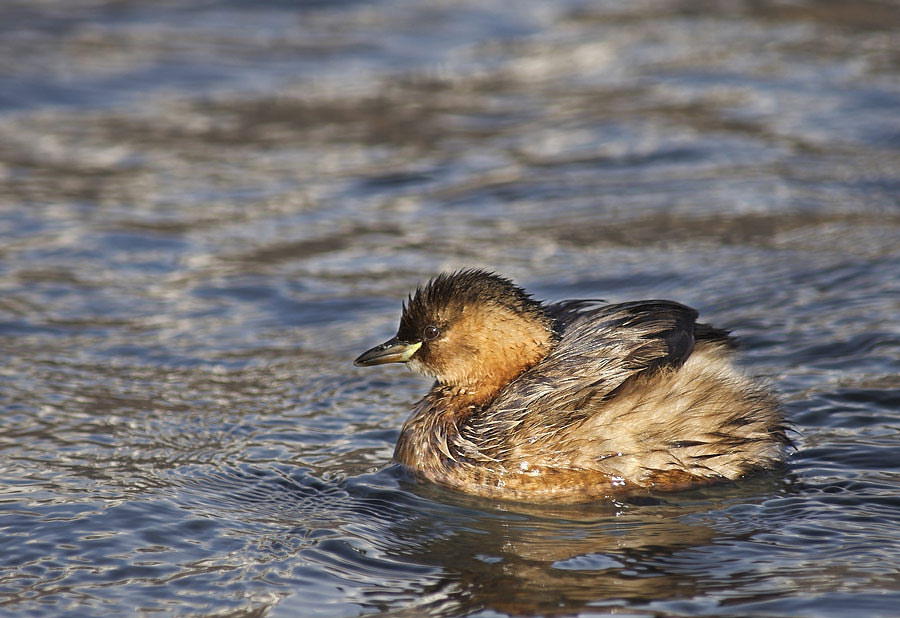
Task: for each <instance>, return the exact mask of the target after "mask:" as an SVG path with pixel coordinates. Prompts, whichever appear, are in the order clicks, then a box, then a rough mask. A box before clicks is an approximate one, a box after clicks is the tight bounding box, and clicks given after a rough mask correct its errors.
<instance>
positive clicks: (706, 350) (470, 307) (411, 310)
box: [355, 270, 790, 502]
mask: <svg viewBox="0 0 900 618" xmlns="http://www.w3.org/2000/svg"><path fill="white" fill-rule="evenodd" d="M696 318H697V312H696V311H695V310H694V309H691V308H690V307H686V306H684V305H681V304H679V303H676V302H672V301H667V300H644V301H635V302H628V303H620V304H607V303H603V302H601V301H592V300H567V301H562V302H558V303H553V304H543V303H540V302H538V301H536V300H534V299H532V298H531V296H529V295H528V294H526V293H525V292H524V291H523V290H522V289H521V288H519V287H516V286H515V285H514V284H513V283H512V282H511V281H509V280H508V279H505V278H503V277H500V276H498V275H496V274H493V273H488V272H485V271H481V270H462V271H458V272H455V273H450V274H441V275H439V276H438V277H436V278H435V279H432V280H431V281H430V282H429V283H428V285H426V286H425V287H419V288H418V289H417V290H416V293H415V295H414V296H411V297H410V298H409V302H408V304H404V306H403V314H402V316H401V317H400V328H399V330H398V332H397V336H396V337H394V338H393V339H391V340H389V341H387V342H385V343H383V344H381V345H379V346H376V347H374V348H372V349H371V350H369V351H367V352H365V353H364V354H362V355H361V356H360V357H359V358H357V359H356V361H355V364H356V365H358V366H370V365H381V364H383V363H406V364H407V365H409V367H411V368H412V369H414V370H416V371H418V372H419V373H422V374H425V375H428V376H431V377H434V378H435V379H436V380H437V382H435V384H434V386H433V387H432V388H431V391H430V392H429V393H428V394H427V395H426V396H425V397H424V398H423V399H422V400H421V401H419V402H418V403H417V404H416V405H415V407H414V408H413V411H412V414H411V415H410V417H409V418H408V419H407V421H406V423H405V424H404V425H403V429H402V430H401V433H400V439H399V441H398V442H397V446H396V450H395V451H394V460H395V461H397V462H398V463H400V464H402V465H403V466H405V467H407V468H409V469H411V470H413V471H415V472H416V473H418V474H420V475H422V476H424V477H425V478H427V479H430V480H431V481H434V482H436V483H440V484H442V485H445V486H448V487H452V488H454V489H457V490H461V491H465V492H469V493H473V494H479V495H482V496H487V497H494V498H505V499H512V500H525V501H531V502H547V501H554V502H579V501H585V500H590V499H594V498H598V497H601V496H606V495H615V494H617V493H621V492H623V491H628V490H630V489H636V488H655V489H664V490H676V489H687V488H691V487H696V486H698V485H703V484H707V483H710V482H713V481H717V480H723V479H738V478H740V477H743V476H746V475H748V474H751V473H753V472H756V471H759V470H763V469H766V468H770V467H772V466H773V465H775V464H776V463H777V462H779V461H781V459H782V458H783V456H784V453H785V449H786V447H787V446H788V445H789V444H790V440H789V439H788V438H787V437H786V435H785V431H786V427H785V423H784V421H783V419H782V417H781V414H780V412H779V406H778V403H777V402H776V400H775V399H774V397H773V396H772V395H771V394H770V393H769V392H768V391H767V390H766V389H765V388H764V387H763V386H762V385H760V384H758V383H757V382H754V381H752V380H751V379H749V378H747V377H745V376H743V375H742V374H740V373H739V372H738V371H737V370H736V369H735V368H734V366H733V365H732V363H731V356H732V350H733V348H734V342H733V339H732V338H731V337H730V336H729V335H728V333H727V332H726V331H723V330H719V329H717V328H713V327H711V326H708V325H706V324H699V323H697V322H695V320H696Z"/></svg>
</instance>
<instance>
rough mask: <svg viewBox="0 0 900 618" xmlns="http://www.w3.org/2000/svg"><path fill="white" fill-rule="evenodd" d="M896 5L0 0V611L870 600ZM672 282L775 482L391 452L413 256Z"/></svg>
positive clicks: (554, 609)
mask: <svg viewBox="0 0 900 618" xmlns="http://www.w3.org/2000/svg"><path fill="white" fill-rule="evenodd" d="M898 206H900V3H898V2H896V1H891V0H861V1H857V2H844V1H842V0H822V1H813V0H782V1H778V0H733V1H725V0H723V1H703V2H701V1H692V0H683V1H679V0H642V1H637V2H627V3H626V2H613V1H597V2H589V1H583V0H563V1H559V2H544V1H532V0H520V1H519V2H516V3H508V2H500V1H497V0H480V1H478V2H472V1H470V0H456V1H453V2H448V1H442V0H416V1H413V0H380V1H375V2H356V1H349V0H348V1H337V0H336V1H331V2H323V1H315V0H309V1H299V0H298V1H290V0H253V1H251V0H165V1H152V2H151V1H149V0H146V1H141V0H5V1H4V2H3V3H2V4H0V358H2V362H0V414H2V416H0V614H2V615H9V616H13V615H14V616H41V617H42V616H76V615H77V616H86V615H94V616H123V615H154V616H234V617H237V616H268V617H275V616H285V617H286V616H357V615H362V614H376V615H385V616H461V615H473V616H485V617H496V616H531V615H545V616H551V615H559V616H572V615H579V616H597V615H605V614H616V615H628V616H697V615H709V616H726V615H727V616H846V615H854V616H857V615H865V616H894V615H896V613H897V608H898V606H900V536H898V533H897V530H898V526H900V493H898V481H900V375H898V374H900V323H898V315H900V209H898ZM463 266H482V267H487V268H490V269H494V270H497V271H499V272H501V273H503V274H505V275H507V276H510V277H513V278H515V279H516V280H517V281H518V282H520V283H521V284H523V285H524V286H525V287H527V288H528V289H529V290H531V291H532V292H534V293H535V294H536V296H538V297H539V298H545V299H550V300H557V299H562V298H578V297H582V298H584V297H589V298H605V299H607V300H611V301H623V300H630V299H640V298H648V297H651V298H659V297H662V298H671V299H675V300H679V301H682V302H684V303H687V304H690V305H692V306H694V307H697V308H698V309H699V310H700V311H701V314H702V316H703V319H704V321H708V322H711V323H714V324H717V325H719V326H723V327H727V328H731V329H733V330H734V331H735V332H736V333H737V334H738V335H740V336H741V337H742V338H743V341H744V344H745V346H744V355H745V356H744V359H745V365H746V367H747V369H748V370H749V371H752V372H755V373H758V374H762V375H764V376H767V377H768V379H769V380H771V382H772V383H773V384H774V386H775V387H776V388H777V389H778V391H779V392H780V393H781V394H782V396H783V398H784V400H785V406H786V412H787V415H788V416H789V418H790V419H791V421H792V422H793V423H795V425H796V428H797V430H798V435H797V442H798V446H799V450H798V451H797V453H796V454H795V455H794V456H793V457H792V458H791V460H790V462H789V464H788V466H787V469H786V470H785V471H783V473H779V474H776V475H773V476H771V477H763V478H758V479H752V480H749V481H747V482H743V483H738V484H735V485H733V486H719V487H714V488H709V489H705V490H702V491H696V492H689V493H685V494H677V495H659V496H643V497H641V498H640V499H622V500H610V501H608V502H601V503H596V504H590V505H584V506H578V507H569V508H551V507H543V508H531V507H528V506H526V505H514V504H504V503H497V502H491V501H485V500H477V499H473V498H467V497H465V496H461V495H459V494H455V493H453V492H449V491H444V490H441V489H439V488H436V487H432V486H428V485H421V484H414V483H410V482H409V481H408V480H405V479H402V478H400V477H399V476H398V475H397V474H396V472H395V471H394V470H392V469H391V468H390V467H389V466H388V462H389V460H390V456H391V452H392V449H393V444H394V441H395V440H396V438H397V435H398V429H399V427H400V425H401V423H402V421H403V419H404V418H405V416H406V414H407V410H408V409H409V407H410V405H411V404H412V403H413V402H414V401H415V400H416V399H417V398H418V397H419V396H421V394H423V393H424V392H425V390H426V389H427V388H428V386H429V384H428V381H426V380H424V379H422V378H419V377H417V376H415V375H413V374H410V373H408V372H406V371H404V370H403V369H402V368H399V367H390V368H385V369H383V370H380V371H379V370H365V369H357V368H354V367H353V366H352V364H351V362H352V359H353V358H354V357H355V356H356V354H358V353H359V352H361V351H362V350H364V349H366V348H367V347H369V346H371V345H373V344H375V343H378V342H380V341H382V340H384V339H385V338H387V337H388V336H390V335H391V334H392V333H393V332H394V330H395V328H396V322H397V318H398V315H399V309H400V301H401V299H402V298H403V297H404V296H405V294H406V293H407V292H408V291H409V290H410V288H411V287H413V286H414V285H415V284H416V283H418V282H421V281H423V280H425V279H427V278H428V277H429V276H431V275H433V274H435V273H436V272H438V271H440V270H444V269H448V268H455V267H463Z"/></svg>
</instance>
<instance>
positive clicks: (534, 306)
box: [397, 269, 550, 341]
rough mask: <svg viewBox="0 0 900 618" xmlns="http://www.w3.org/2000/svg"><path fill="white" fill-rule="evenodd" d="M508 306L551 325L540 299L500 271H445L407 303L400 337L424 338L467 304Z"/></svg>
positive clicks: (452, 318) (496, 306)
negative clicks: (424, 334) (535, 298)
mask: <svg viewBox="0 0 900 618" xmlns="http://www.w3.org/2000/svg"><path fill="white" fill-rule="evenodd" d="M473 307H478V308H481V309H488V308H491V307H494V308H502V309H506V310H508V311H510V312H512V313H514V314H517V315H520V316H521V317H522V318H523V319H533V320H537V321H539V322H541V323H542V324H545V325H547V326H548V327H549V326H550V319H549V317H548V316H547V314H546V313H545V312H544V309H543V307H542V305H541V303H540V302H538V301H536V300H534V299H533V298H532V297H531V296H530V295H529V294H527V293H526V292H525V291H524V290H523V289H522V288H520V287H518V286H517V285H515V284H514V283H513V282H512V281H510V280H509V279H507V278H505V277H501V276H500V275H498V274H495V273H492V272H488V271H485V270H480V269H464V270H458V271H455V272H450V273H441V274H440V275H438V276H437V277H435V278H433V279H432V280H431V281H429V282H428V283H427V284H426V285H425V286H421V285H420V286H418V287H417V288H416V291H415V294H411V295H410V296H409V300H408V302H406V303H404V305H403V314H402V316H401V317H400V328H399V330H398V331H397V337H398V338H399V339H402V340H404V341H420V340H422V339H423V331H424V330H425V328H427V327H428V326H435V327H437V328H444V327H446V326H447V324H448V323H449V322H452V321H453V320H454V319H455V318H457V317H458V316H459V315H460V314H462V312H463V311H464V310H465V309H466V308H473Z"/></svg>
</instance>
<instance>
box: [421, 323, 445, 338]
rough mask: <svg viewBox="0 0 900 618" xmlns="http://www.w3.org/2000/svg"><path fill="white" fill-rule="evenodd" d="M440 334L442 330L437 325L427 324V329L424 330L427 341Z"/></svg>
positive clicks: (423, 335)
mask: <svg viewBox="0 0 900 618" xmlns="http://www.w3.org/2000/svg"><path fill="white" fill-rule="evenodd" d="M440 334H441V331H440V329H439V328H438V327H437V326H426V327H425V330H423V331H422V337H424V339H425V341H429V340H431V339H434V338H435V337H437V336H438V335H440Z"/></svg>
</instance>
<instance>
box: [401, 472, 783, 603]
mask: <svg viewBox="0 0 900 618" xmlns="http://www.w3.org/2000/svg"><path fill="white" fill-rule="evenodd" d="M781 483H783V481H782V480H781V479H777V478H775V477H771V476H764V477H760V478H758V479H755V480H751V481H749V482H748V483H744V484H742V485H741V486H739V487H738V486H735V487H724V488H723V487H719V488H717V491H713V490H698V491H695V492H690V493H689V494H683V495H677V496H675V495H663V496H653V495H650V494H643V495H635V496H631V497H623V498H618V499H616V500H612V499H610V500H607V501H598V502H595V503H591V504H583V505H571V506H561V507H554V506H545V505H540V506H533V505H527V504H518V503H499V502H491V501H489V500H484V499H480V498H474V497H469V496H463V495H461V494H457V493H455V492H452V491H449V490H444V489H441V488H438V487H436V486H432V485H427V484H420V485H417V486H416V489H415V491H416V493H418V494H419V495H420V496H424V497H428V498H431V499H432V500H433V504H435V505H440V504H445V505H448V508H449V509H450V510H451V511H452V514H451V515H450V516H449V517H448V518H444V519H442V518H441V517H440V515H439V514H437V513H435V514H434V515H433V516H431V517H427V518H415V519H413V520H407V521H406V522H405V523H406V524H411V528H407V529H403V530H396V529H395V530H393V531H392V535H391V536H392V537H394V538H404V539H406V542H404V543H403V548H404V549H403V550H402V552H401V553H402V554H403V559H404V560H405V561H413V560H414V561H416V562H417V563H420V564H430V565H437V566H440V567H441V568H442V569H443V575H442V576H441V577H440V578H438V580H437V581H436V582H434V583H433V584H432V585H431V586H429V589H428V590H429V593H430V594H429V595H427V597H428V599H429V601H428V602H427V605H426V606H424V607H423V606H419V607H417V608H416V611H422V612H425V613H427V612H428V611H429V610H433V611H434V612H438V611H440V613H442V614H445V613H446V612H447V610H448V604H449V605H450V606H453V608H454V611H458V612H460V613H464V612H471V611H477V610H482V609H491V610H494V611H497V612H502V613H505V614H510V615H518V616H528V615H568V614H571V613H573V612H577V611H581V610H585V609H588V608H590V610H591V611H592V612H601V613H602V612H604V611H605V610H604V609H603V608H604V607H607V606H608V609H609V610H610V611H614V610H616V609H617V610H619V611H621V608H622V606H623V605H632V604H633V605H636V606H643V605H646V604H647V603H650V602H654V601H657V602H658V601H666V600H673V599H681V598H691V597H694V596H696V595H698V594H703V593H708V592H711V591H714V590H715V589H719V588H720V587H721V588H722V589H727V588H728V587H729V586H730V585H733V583H734V582H732V581H731V580H730V578H729V576H728V575H724V576H723V578H722V579H721V580H710V579H709V578H708V577H706V576H703V575H702V574H703V573H705V572H706V569H708V564H705V565H704V566H705V569H701V568H699V567H700V565H701V560H705V557H706V556H707V555H709V554H710V553H711V552H712V549H711V548H714V546H715V545H716V544H718V543H727V542H728V539H729V538H736V537H738V536H740V537H741V538H745V537H746V535H747V534H748V530H747V529H746V527H743V529H741V530H740V531H739V532H733V533H732V532H729V531H728V530H725V529H724V528H725V526H723V525H720V524H721V523H722V521H723V519H722V518H720V517H717V516H716V512H717V511H720V510H723V509H726V508H727V507H728V506H730V505H732V504H734V503H735V501H736V500H737V501H740V502H741V503H742V504H747V503H748V502H753V501H754V498H753V496H754V495H755V496H760V497H759V498H758V500H759V501H760V502H761V501H762V500H763V499H765V497H768V496H771V495H772V492H773V490H775V485H778V484H781ZM451 501H452V502H451ZM449 505H452V506H449ZM461 509H462V510H468V511H469V515H470V516H471V518H470V519H468V521H460V519H458V518H459V517H460V514H461ZM463 519H466V518H465V517H463ZM725 521H727V518H725ZM444 524H447V525H446V527H444V528H443V529H441V528H442V526H443V525H444ZM749 533H752V530H751V531H750V532H749ZM411 537H414V538H416V539H418V540H419V541H420V543H419V544H411V543H409V540H410V539H411ZM411 554H412V555H411ZM693 561H696V564H695V566H696V568H692V567H691V564H692V562H693Z"/></svg>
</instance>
